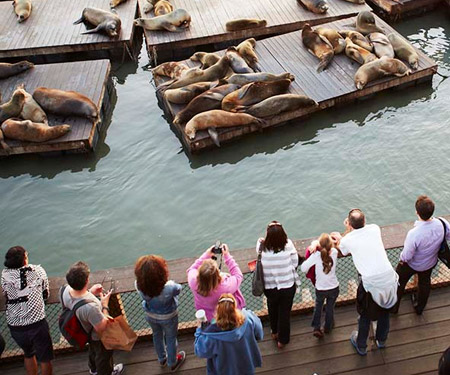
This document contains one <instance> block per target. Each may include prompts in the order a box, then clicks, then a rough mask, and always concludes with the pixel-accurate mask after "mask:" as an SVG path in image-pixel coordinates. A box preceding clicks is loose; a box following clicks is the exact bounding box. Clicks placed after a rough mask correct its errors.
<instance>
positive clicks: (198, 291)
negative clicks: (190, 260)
mask: <svg viewBox="0 0 450 375" xmlns="http://www.w3.org/2000/svg"><path fill="white" fill-rule="evenodd" d="M213 249H214V246H211V247H210V248H209V249H208V250H206V251H205V252H204V253H203V254H202V256H201V257H200V258H198V259H197V260H196V261H195V262H194V264H192V266H191V267H189V269H188V270H187V277H188V284H189V287H190V288H191V290H192V293H193V294H194V302H195V308H196V309H197V310H200V309H203V310H205V313H206V319H207V320H209V321H211V319H212V318H213V317H214V312H215V310H216V306H217V301H218V300H219V298H220V296H221V295H222V294H223V293H230V294H232V295H233V296H234V297H235V298H236V303H237V307H238V308H239V309H242V308H243V307H245V299H244V296H243V295H242V293H241V291H240V289H239V287H240V286H241V283H242V280H244V275H243V274H242V271H241V270H240V268H239V266H238V264H237V263H236V261H235V260H234V259H233V257H232V256H231V255H230V252H229V250H228V245H226V244H222V257H223V260H224V262H225V264H226V265H227V267H228V270H229V271H230V274H227V273H224V272H220V270H219V268H218V267H217V263H216V261H214V260H213V259H211V258H212V257H213V256H215V254H214V253H213Z"/></svg>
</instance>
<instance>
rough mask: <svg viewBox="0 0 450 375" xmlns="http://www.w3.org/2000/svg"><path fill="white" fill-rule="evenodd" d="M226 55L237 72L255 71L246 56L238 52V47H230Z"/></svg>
mask: <svg viewBox="0 0 450 375" xmlns="http://www.w3.org/2000/svg"><path fill="white" fill-rule="evenodd" d="M225 55H227V56H228V58H229V59H230V66H231V69H233V72H235V73H254V72H253V69H252V68H250V67H249V66H248V65H247V63H246V61H245V60H244V58H243V57H242V56H241V55H240V54H239V53H238V51H237V49H236V47H228V48H227V50H226V52H225Z"/></svg>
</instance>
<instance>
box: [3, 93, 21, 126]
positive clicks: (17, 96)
mask: <svg viewBox="0 0 450 375" xmlns="http://www.w3.org/2000/svg"><path fill="white" fill-rule="evenodd" d="M24 103H25V95H24V93H23V92H22V91H20V90H16V91H14V92H13V94H12V96H11V99H10V100H9V101H8V102H6V103H4V104H2V105H0V123H2V122H3V121H5V120H7V119H9V118H11V117H19V115H20V112H22V108H23V105H24Z"/></svg>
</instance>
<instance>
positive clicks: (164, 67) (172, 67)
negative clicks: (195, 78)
mask: <svg viewBox="0 0 450 375" xmlns="http://www.w3.org/2000/svg"><path fill="white" fill-rule="evenodd" d="M189 69H190V68H189V67H188V66H187V65H186V64H183V63H180V62H176V61H168V62H165V63H162V64H159V65H158V66H156V67H155V68H153V69H152V74H153V76H162V77H169V78H172V79H175V78H180V77H181V76H182V74H183V73H184V72H186V71H188V70H189Z"/></svg>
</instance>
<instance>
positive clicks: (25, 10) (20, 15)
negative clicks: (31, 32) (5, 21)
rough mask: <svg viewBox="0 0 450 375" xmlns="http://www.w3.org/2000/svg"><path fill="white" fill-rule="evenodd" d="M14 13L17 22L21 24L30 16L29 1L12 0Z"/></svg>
mask: <svg viewBox="0 0 450 375" xmlns="http://www.w3.org/2000/svg"><path fill="white" fill-rule="evenodd" d="M13 7H14V12H15V13H16V14H17V21H18V22H23V21H25V20H26V19H27V18H28V17H30V15H31V8H32V6H31V0H13Z"/></svg>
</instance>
